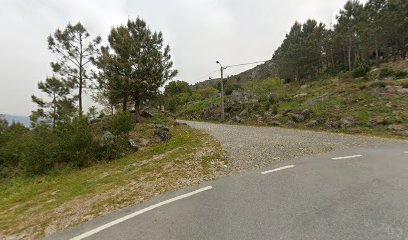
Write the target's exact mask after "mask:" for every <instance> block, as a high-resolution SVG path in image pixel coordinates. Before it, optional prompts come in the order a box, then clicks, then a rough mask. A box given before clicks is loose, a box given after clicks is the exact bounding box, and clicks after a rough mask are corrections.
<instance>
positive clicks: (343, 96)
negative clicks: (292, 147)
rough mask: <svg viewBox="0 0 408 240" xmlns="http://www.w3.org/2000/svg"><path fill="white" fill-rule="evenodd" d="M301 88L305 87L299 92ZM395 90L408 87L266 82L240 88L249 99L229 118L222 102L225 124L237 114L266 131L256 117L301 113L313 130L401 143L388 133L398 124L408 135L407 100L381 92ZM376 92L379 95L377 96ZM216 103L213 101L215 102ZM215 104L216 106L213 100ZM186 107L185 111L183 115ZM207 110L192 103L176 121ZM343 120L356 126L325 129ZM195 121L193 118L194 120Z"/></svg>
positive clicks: (336, 81) (298, 125)
mask: <svg viewBox="0 0 408 240" xmlns="http://www.w3.org/2000/svg"><path fill="white" fill-rule="evenodd" d="M302 84H306V85H307V86H306V87H302ZM387 85H394V86H395V85H399V86H402V87H403V88H405V87H407V86H408V80H383V81H374V80H368V79H367V78H365V79H353V78H344V77H342V76H339V78H330V77H326V78H322V79H319V80H316V81H309V82H306V83H298V82H293V83H290V84H280V81H279V79H274V78H272V79H267V80H263V81H247V82H245V83H244V84H243V85H242V88H243V90H242V91H244V92H246V93H249V96H251V97H250V99H249V101H248V102H246V103H241V104H240V105H239V106H238V109H236V106H234V107H235V109H234V111H233V112H228V109H229V108H228V102H231V99H232V97H230V96H227V97H226V99H227V101H226V109H227V113H226V116H227V119H229V120H230V119H231V118H232V117H234V116H236V115H239V114H240V112H242V110H244V109H247V110H248V112H247V114H242V115H240V117H241V118H243V119H244V121H243V124H254V125H268V120H264V121H261V122H259V121H258V119H257V117H256V115H258V116H263V115H264V112H265V111H266V110H267V111H272V110H277V112H278V113H281V114H282V113H285V112H287V111H291V112H293V113H300V112H302V110H304V109H310V110H312V111H313V112H314V116H313V117H312V119H320V122H319V124H318V125H317V126H316V127H315V128H314V129H312V130H320V131H321V130H324V131H333V132H342V133H352V134H354V133H358V134H364V135H376V136H383V137H396V138H406V136H405V137H404V134H405V135H406V134H408V133H404V132H396V131H390V130H389V129H388V128H387V126H388V125H389V124H402V125H404V126H405V128H406V129H407V130H408V98H407V96H406V95H403V94H396V93H390V92H387V91H386V89H385V86H387ZM378 92H380V94H378ZM271 93H274V95H275V96H276V97H275V100H274V102H268V97H266V96H269V94H271ZM300 93H306V94H307V95H306V96H304V97H298V98H295V97H294V96H296V95H297V94H300ZM324 94H328V97H327V99H325V100H323V101H320V102H317V103H315V104H312V105H309V106H306V105H304V103H305V102H306V101H308V100H311V99H315V98H317V97H319V96H322V95H324ZM217 100H218V99H217ZM218 101H219V100H218ZM190 107H191V106H186V107H185V108H184V109H188V108H190ZM206 107H207V105H205V104H203V103H202V102H196V103H194V108H192V109H193V111H189V112H183V110H182V111H181V113H180V116H181V117H186V118H189V117H190V116H200V115H199V114H196V113H197V112H203V111H204V110H205V109H206ZM342 118H352V119H354V121H355V123H356V126H354V127H351V128H348V129H342V128H333V129H326V123H330V122H338V121H339V120H340V119H342ZM196 119H197V118H196ZM378 119H380V120H382V122H383V124H378V125H375V126H373V125H370V122H372V121H375V120H378ZM277 120H279V121H280V122H281V123H283V126H286V125H285V123H286V122H287V121H288V120H290V117H285V116H283V117H281V118H280V119H277ZM308 121H309V120H306V121H305V122H302V123H296V125H294V126H291V127H294V128H307V127H306V126H305V124H306V123H307V122H308Z"/></svg>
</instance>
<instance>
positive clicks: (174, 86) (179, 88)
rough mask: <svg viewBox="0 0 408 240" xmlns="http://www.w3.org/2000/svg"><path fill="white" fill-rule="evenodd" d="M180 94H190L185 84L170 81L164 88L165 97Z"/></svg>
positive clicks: (188, 87) (187, 85) (189, 89)
mask: <svg viewBox="0 0 408 240" xmlns="http://www.w3.org/2000/svg"><path fill="white" fill-rule="evenodd" d="M180 93H187V94H191V88H190V85H189V84H188V83H187V82H184V81H171V82H169V84H167V85H166V86H165V87H164V94H165V95H177V94H180Z"/></svg>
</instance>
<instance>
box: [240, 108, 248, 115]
mask: <svg viewBox="0 0 408 240" xmlns="http://www.w3.org/2000/svg"><path fill="white" fill-rule="evenodd" d="M247 114H248V108H245V109H244V110H242V111H241V112H240V113H239V116H243V115H247Z"/></svg>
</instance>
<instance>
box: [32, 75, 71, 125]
mask: <svg viewBox="0 0 408 240" xmlns="http://www.w3.org/2000/svg"><path fill="white" fill-rule="evenodd" d="M38 89H40V90H41V91H42V92H44V93H46V94H47V97H48V99H49V101H48V102H47V101H46V100H43V99H42V98H39V97H36V96H34V95H32V96H31V99H32V101H33V102H34V103H36V104H37V105H38V109H37V110H36V111H33V112H32V116H31V118H32V119H35V120H38V119H39V118H40V119H45V120H49V121H51V123H52V126H53V128H55V126H56V124H57V122H58V121H59V120H61V119H62V118H63V117H64V116H65V115H67V114H69V113H72V112H73V109H74V106H73V99H72V98H69V97H68V96H69V89H70V86H67V85H66V84H65V83H64V82H63V81H61V80H59V79H57V78H55V77H51V78H47V79H46V80H45V81H44V82H39V83H38Z"/></svg>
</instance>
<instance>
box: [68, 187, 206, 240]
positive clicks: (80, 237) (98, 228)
mask: <svg viewBox="0 0 408 240" xmlns="http://www.w3.org/2000/svg"><path fill="white" fill-rule="evenodd" d="M210 189H212V186H207V187H204V188H200V189H198V190H195V191H192V192H189V193H186V194H183V195H180V196H177V197H174V198H170V199H167V200H165V201H163V202H159V203H157V204H154V205H151V206H149V207H147V208H143V209H141V210H138V211H136V212H133V213H131V214H129V215H126V216H124V217H121V218H118V219H116V220H114V221H112V222H109V223H106V224H104V225H102V226H99V227H97V228H95V229H92V230H90V231H88V232H85V233H82V234H81V235H78V236H76V237H74V238H71V240H81V239H84V238H86V237H89V236H91V235H93V234H95V233H97V232H100V231H102V230H104V229H107V228H109V227H112V226H114V225H116V224H119V223H121V222H123V221H126V220H128V219H130V218H133V217H136V216H137V215H140V214H142V213H145V212H147V211H150V210H153V209H155V208H158V207H160V206H163V205H166V204H169V203H172V202H174V201H177V200H180V199H183V198H187V197H190V196H192V195H195V194H197V193H200V192H204V191H207V190H210Z"/></svg>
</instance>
